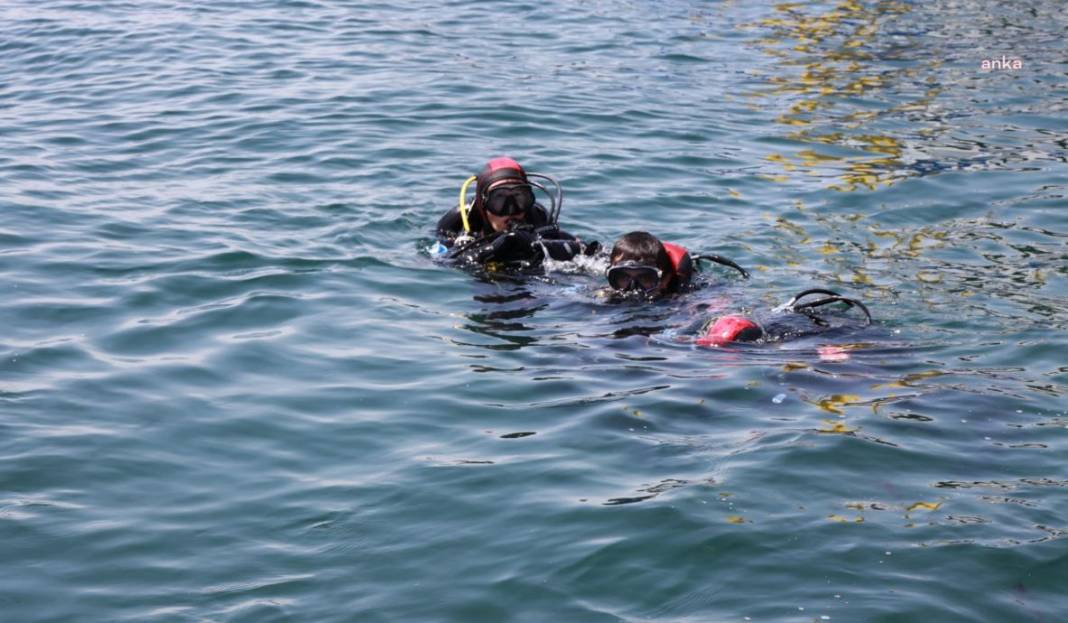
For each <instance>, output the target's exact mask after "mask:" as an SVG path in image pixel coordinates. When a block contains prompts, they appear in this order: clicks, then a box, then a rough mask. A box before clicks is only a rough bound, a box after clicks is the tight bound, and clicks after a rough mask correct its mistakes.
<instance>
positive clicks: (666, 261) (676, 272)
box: [605, 231, 749, 299]
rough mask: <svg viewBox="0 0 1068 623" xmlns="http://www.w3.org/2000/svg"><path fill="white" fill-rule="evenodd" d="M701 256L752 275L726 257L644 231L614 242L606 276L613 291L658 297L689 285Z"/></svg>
mask: <svg viewBox="0 0 1068 623" xmlns="http://www.w3.org/2000/svg"><path fill="white" fill-rule="evenodd" d="M698 260H710V261H712V262H716V263H717V264H723V265H724V266H729V267H731V268H734V269H735V270H737V271H739V272H740V273H741V274H742V276H743V277H745V278H746V279H748V278H749V273H748V272H747V271H746V270H745V269H744V268H742V267H741V266H739V265H737V264H735V263H734V262H732V261H731V260H728V259H727V258H725V257H721V256H719V255H698V256H691V255H690V252H689V251H687V250H686V249H685V248H683V247H681V246H679V245H677V244H672V243H670V242H663V241H661V240H660V239H659V238H657V237H656V236H654V235H652V234H650V233H648V232H644V231H632V232H630V233H629V234H625V235H624V236H623V237H621V238H620V239H619V240H617V241H616V243H615V244H614V245H612V252H611V253H610V254H609V264H608V269H607V270H606V271H605V276H606V277H607V278H608V285H609V287H610V288H611V290H612V293H614V294H617V295H623V296H639V297H644V298H649V299H657V298H661V297H663V296H667V295H670V294H676V293H678V292H682V291H684V290H686V289H688V288H690V286H691V281H692V280H693V275H694V271H695V270H696V268H697V261H698Z"/></svg>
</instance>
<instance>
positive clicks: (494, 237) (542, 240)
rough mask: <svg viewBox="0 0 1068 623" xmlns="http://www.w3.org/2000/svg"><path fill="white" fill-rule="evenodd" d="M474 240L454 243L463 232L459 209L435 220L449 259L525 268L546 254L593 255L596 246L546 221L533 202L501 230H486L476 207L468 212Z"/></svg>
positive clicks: (558, 256) (557, 257)
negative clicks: (518, 219) (522, 215)
mask: <svg viewBox="0 0 1068 623" xmlns="http://www.w3.org/2000/svg"><path fill="white" fill-rule="evenodd" d="M467 219H468V224H469V225H470V226H471V231H472V237H473V238H474V240H472V241H470V242H464V243H461V244H459V245H457V244H456V239H457V238H458V237H459V236H460V235H461V234H463V233H464V225H463V219H462V218H461V217H460V209H459V208H453V209H451V210H449V211H448V212H446V213H445V215H444V216H442V217H441V219H440V220H439V221H438V227H437V235H438V240H439V241H440V242H441V244H443V245H445V247H447V248H448V249H449V255H450V257H452V258H455V259H459V260H462V261H471V262H477V263H479V264H483V263H486V262H500V263H504V264H518V263H523V264H525V265H526V266H527V267H532V266H537V265H540V264H541V262H542V260H543V259H545V256H546V254H548V257H550V258H552V259H554V260H557V261H567V260H571V259H574V258H575V256H577V255H592V254H593V253H595V252H596V251H597V250H598V249H599V248H600V244H599V243H597V242H590V243H586V242H583V241H582V240H580V239H579V238H577V237H576V236H573V235H571V234H569V233H567V232H565V231H563V230H562V229H560V228H559V227H558V226H557V225H555V224H553V223H552V222H550V220H549V215H548V213H547V212H546V211H545V208H543V207H541V206H540V205H537V204H535V205H534V207H532V208H531V209H530V210H529V211H528V212H527V217H526V219H525V220H524V222H522V223H520V224H517V225H516V226H514V227H513V228H512V229H510V230H508V231H504V232H494V231H488V230H489V226H488V224H486V223H484V222H483V220H482V216H481V215H480V214H479V213H478V211H476V210H472V211H470V212H469V213H468V215H467Z"/></svg>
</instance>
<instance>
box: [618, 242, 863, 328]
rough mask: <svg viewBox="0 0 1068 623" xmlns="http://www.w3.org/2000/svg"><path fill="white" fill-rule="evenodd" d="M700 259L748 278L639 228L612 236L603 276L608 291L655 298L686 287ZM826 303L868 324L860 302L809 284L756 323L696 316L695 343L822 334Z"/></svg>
mask: <svg viewBox="0 0 1068 623" xmlns="http://www.w3.org/2000/svg"><path fill="white" fill-rule="evenodd" d="M701 259H706V260H710V261H713V262H716V263H718V264H722V265H724V266H729V267H731V268H734V269H735V270H737V271H739V272H740V273H741V274H742V276H743V277H745V278H747V279H748V278H749V273H748V272H746V270H745V269H744V268H742V267H741V266H739V265H738V264H736V263H734V262H733V261H731V260H729V259H727V258H725V257H722V256H719V255H697V256H692V257H691V255H690V253H689V252H688V251H687V250H686V249H685V248H683V247H681V246H679V245H676V244H671V243H669V242H662V241H660V240H659V239H658V238H656V237H655V236H653V235H652V234H649V233H647V232H643V231H636V232H630V233H629V234H626V235H624V236H623V237H622V238H620V239H619V240H617V241H616V243H615V244H614V245H613V246H612V252H611V254H610V255H609V266H608V269H607V271H606V272H605V276H606V277H607V278H608V285H609V287H610V288H611V290H612V292H613V293H614V294H617V295H622V296H630V297H634V296H637V297H639V298H643V299H658V298H662V297H664V296H667V295H671V294H675V293H677V292H680V291H682V290H685V289H686V288H688V287H689V286H690V282H691V280H692V278H693V273H694V269H695V266H696V260H701ZM813 295H823V298H818V299H815V300H813V299H812V298H809V297H811V296H813ZM832 303H843V304H845V305H847V306H848V307H849V308H853V307H856V308H857V309H859V310H860V311H861V312H863V314H864V318H865V325H864V326H867V325H870V324H871V313H870V312H869V311H868V308H867V306H865V305H864V304H863V303H861V302H860V301H858V300H856V299H852V298H848V297H845V296H842V295H840V294H838V293H837V292H834V291H831V290H824V289H820V288H814V289H811V290H805V291H804V292H801V293H800V294H798V295H796V296H794V297H792V298H791V299H790V300H789V301H787V302H786V303H784V304H782V305H780V306H778V307H776V308H775V309H773V310H771V313H770V314H767V315H764V316H762V317H761V318H760V322H758V321H757V319H755V318H753V317H750V316H743V315H739V314H727V315H723V316H719V317H717V318H714V319H712V320H711V321H705V320H702V321H701V322H700V323H699V324H698V325H697V326H698V327H699V328H700V333H701V334H702V335H701V336H700V337H699V338H698V339H697V340H696V341H695V343H696V344H697V345H698V346H724V345H727V344H731V343H735V342H775V341H781V340H785V339H789V338H797V337H803V336H807V335H814V334H819V333H824V332H826V331H828V330H829V329H831V328H832V327H831V324H830V322H828V321H827V320H826V319H825V318H824V317H823V316H821V315H819V313H818V312H817V309H818V308H820V307H823V306H825V305H830V304H832Z"/></svg>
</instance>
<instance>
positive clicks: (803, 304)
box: [695, 288, 872, 346]
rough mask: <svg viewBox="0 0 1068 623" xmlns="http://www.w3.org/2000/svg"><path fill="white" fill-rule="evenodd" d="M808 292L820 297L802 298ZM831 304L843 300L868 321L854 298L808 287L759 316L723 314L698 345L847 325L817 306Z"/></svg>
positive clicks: (806, 333) (788, 335)
mask: <svg viewBox="0 0 1068 623" xmlns="http://www.w3.org/2000/svg"><path fill="white" fill-rule="evenodd" d="M812 295H823V298H818V299H815V300H812V299H809V300H807V301H806V300H805V299H806V298H807V297H810V296H812ZM832 303H844V304H845V305H846V306H847V308H850V309H851V308H854V307H855V308H857V309H859V310H860V311H861V312H862V313H863V314H864V324H863V325H862V326H865V327H866V326H868V325H870V324H871V322H872V320H871V312H870V311H868V307H867V306H866V305H865V304H864V303H861V302H860V301H858V300H857V299H853V298H849V297H845V296H842V295H841V294H838V293H837V292H835V291H833V290H824V289H822V288H812V289H810V290H805V291H804V292H801V293H799V294H797V295H795V296H793V297H791V298H790V300H788V301H786V302H785V303H783V304H782V305H779V306H778V307H776V308H775V309H773V310H771V314H769V315H766V316H764V317H762V318H761V319H760V322H758V321H757V319H755V318H752V317H749V316H741V315H737V314H727V315H724V316H720V317H718V318H716V319H715V320H713V321H711V322H708V323H706V324H705V329H704V330H703V335H702V336H701V337H699V338H698V339H697V340H696V342H695V343H696V344H697V345H698V346H725V345H727V344H732V343H735V342H780V341H783V340H787V339H792V338H800V337H806V336H810V335H817V334H824V333H826V332H828V331H833V330H835V329H843V328H850V327H847V326H832V325H831V323H830V322H829V321H828V320H827V319H826V318H825V317H824V316H821V315H820V314H819V313H818V312H817V309H818V308H820V307H823V306H825V305H830V304H832Z"/></svg>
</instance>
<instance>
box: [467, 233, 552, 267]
mask: <svg viewBox="0 0 1068 623" xmlns="http://www.w3.org/2000/svg"><path fill="white" fill-rule="evenodd" d="M542 257H543V253H542V250H541V245H540V244H538V237H537V235H536V234H535V233H534V232H533V231H531V230H530V229H525V228H524V229H515V230H513V231H506V232H502V233H500V234H498V235H497V236H496V237H495V238H494V239H493V241H492V242H489V243H487V244H486V246H485V247H483V248H482V249H481V250H480V251H479V252H478V255H477V256H476V259H477V260H478V261H479V262H480V263H486V262H503V263H506V264H511V263H517V262H539V261H541V259H542Z"/></svg>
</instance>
